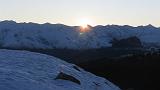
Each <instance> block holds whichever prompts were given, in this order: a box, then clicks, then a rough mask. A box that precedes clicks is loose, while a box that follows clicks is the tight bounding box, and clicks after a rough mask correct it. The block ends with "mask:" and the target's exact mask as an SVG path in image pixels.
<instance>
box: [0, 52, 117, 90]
mask: <svg viewBox="0 0 160 90" xmlns="http://www.w3.org/2000/svg"><path fill="white" fill-rule="evenodd" d="M73 66H75V65H73V64H69V63H67V62H65V61H62V60H60V59H58V58H55V57H52V56H48V55H44V54H39V53H33V52H28V51H16V50H0V90H120V89H119V88H118V87H117V86H115V85H113V84H112V83H111V82H109V81H108V80H106V79H104V78H101V77H98V76H95V75H93V74H91V73H89V72H86V71H84V70H83V69H81V68H79V67H77V66H76V67H77V68H79V70H80V71H78V70H76V69H75V68H73ZM60 72H63V73H66V74H68V75H71V76H73V77H75V78H77V79H78V80H79V81H80V82H81V84H80V85H79V84H76V83H74V82H71V81H67V80H55V78H56V76H57V75H58V74H59V73H60Z"/></svg>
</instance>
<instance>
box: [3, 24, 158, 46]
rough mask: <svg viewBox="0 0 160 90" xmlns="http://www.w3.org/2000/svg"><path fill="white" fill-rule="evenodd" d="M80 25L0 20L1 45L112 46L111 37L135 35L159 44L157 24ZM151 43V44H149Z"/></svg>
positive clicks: (120, 37)
mask: <svg viewBox="0 0 160 90" xmlns="http://www.w3.org/2000/svg"><path fill="white" fill-rule="evenodd" d="M81 29H82V28H81V27H80V26H67V25H64V24H50V23H44V24H38V23H32V22H30V23H17V22H15V21H1V22H0V46H1V47H8V48H38V49H54V48H67V49H91V48H102V47H111V46H112V44H111V43H110V41H111V40H113V39H114V38H117V39H125V38H129V37H133V36H136V37H138V38H139V39H140V41H141V42H142V43H143V46H147V45H148V44H149V45H150V44H156V46H160V36H159V35H160V28H157V27H154V26H152V25H147V26H137V27H133V26H129V25H124V26H119V25H106V26H100V25H98V26H94V27H90V30H89V31H87V32H81ZM151 46H152V45H151Z"/></svg>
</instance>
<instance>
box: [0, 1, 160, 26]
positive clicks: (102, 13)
mask: <svg viewBox="0 0 160 90" xmlns="http://www.w3.org/2000/svg"><path fill="white" fill-rule="evenodd" d="M83 19H85V20H83ZM3 20H14V21H17V22H36V23H46V22H49V23H53V24H55V23H62V24H66V25H73V26H74V25H79V24H80V23H81V22H82V21H86V22H87V23H88V24H91V25H93V26H95V25H108V24H117V25H132V26H139V25H148V24H152V25H154V26H160V0H0V21H3Z"/></svg>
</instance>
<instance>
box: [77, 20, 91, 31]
mask: <svg viewBox="0 0 160 90" xmlns="http://www.w3.org/2000/svg"><path fill="white" fill-rule="evenodd" d="M91 24H92V22H91V20H90V19H89V18H81V19H79V21H78V25H79V26H81V27H82V28H83V29H85V28H88V25H91Z"/></svg>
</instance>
